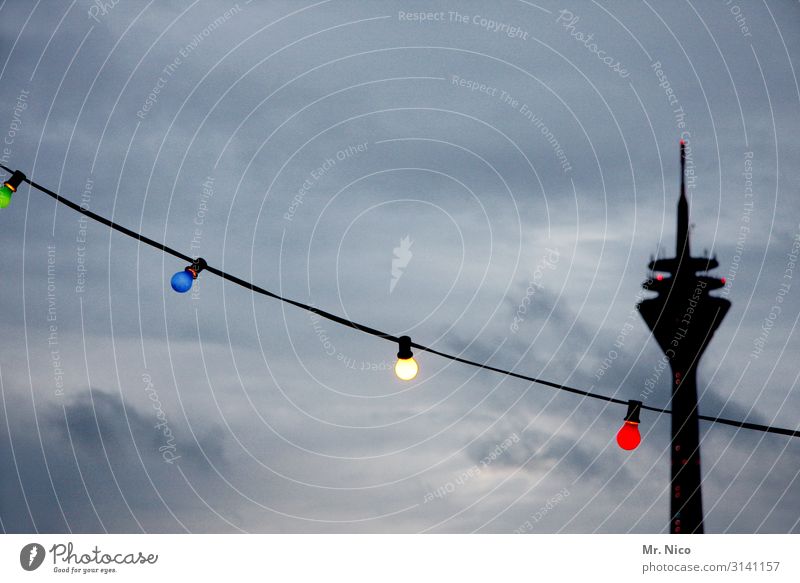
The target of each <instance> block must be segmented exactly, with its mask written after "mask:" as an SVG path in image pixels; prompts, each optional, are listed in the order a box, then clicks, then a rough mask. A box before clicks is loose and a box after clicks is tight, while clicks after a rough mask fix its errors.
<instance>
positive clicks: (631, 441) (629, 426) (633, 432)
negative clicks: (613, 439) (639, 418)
mask: <svg viewBox="0 0 800 583" xmlns="http://www.w3.org/2000/svg"><path fill="white" fill-rule="evenodd" d="M641 442H642V436H641V435H639V424H638V423H634V422H633V421H626V422H625V423H624V424H623V425H622V428H620V430H619V432H618V433H617V444H618V445H619V446H620V447H621V448H622V449H625V450H628V451H630V450H632V449H636V447H637V446H638V445H639V444H640V443H641Z"/></svg>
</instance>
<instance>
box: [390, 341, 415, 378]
mask: <svg viewBox="0 0 800 583" xmlns="http://www.w3.org/2000/svg"><path fill="white" fill-rule="evenodd" d="M398 344H399V345H400V350H398V351H397V364H395V365H394V374H396V375H397V378H399V379H400V380H401V381H410V380H411V379H413V378H414V377H415V376H417V373H418V372H419V365H418V364H417V361H416V360H414V353H413V352H411V338H409V337H408V336H401V337H400V339H399V340H398Z"/></svg>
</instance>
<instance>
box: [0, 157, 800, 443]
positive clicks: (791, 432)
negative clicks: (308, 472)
mask: <svg viewBox="0 0 800 583" xmlns="http://www.w3.org/2000/svg"><path fill="white" fill-rule="evenodd" d="M0 168H2V169H3V170H5V171H6V172H8V173H10V174H12V176H11V178H10V179H9V180H8V182H6V184H5V185H4V188H5V187H7V186H9V185H11V192H12V193H13V192H14V191H16V189H17V187H18V185H19V184H20V183H21V182H27V183H28V184H30V185H31V187H33V188H34V189H36V190H38V191H40V192H42V193H43V194H46V195H47V196H49V197H51V198H53V199H54V200H55V201H56V202H58V203H59V204H63V205H65V206H68V207H69V208H71V209H72V210H74V211H75V212H78V213H80V214H82V215H85V216H87V217H89V218H91V219H92V220H95V221H97V222H99V223H102V224H104V225H106V226H108V227H109V228H111V229H114V230H115V231H118V232H120V233H123V234H125V235H127V236H129V237H131V238H133V239H136V240H137V241H139V242H141V243H144V244H146V245H149V246H150V247H154V248H156V249H159V250H161V251H163V252H164V253H168V254H169V255H172V256H173V257H177V258H178V259H182V260H183V261H187V262H189V263H191V265H190V267H191V268H193V269H194V267H195V262H199V261H202V262H203V263H202V268H200V269H197V270H196V271H195V273H199V272H200V271H203V270H205V271H208V272H209V273H213V274H214V275H216V276H218V277H221V278H222V279H225V280H227V281H229V282H231V283H235V284H236V285H239V286H241V287H243V288H245V289H248V290H250V291H251V292H253V293H257V294H261V295H263V296H267V297H270V298H274V299H276V300H279V301H281V302H284V303H287V304H291V305H293V306H295V307H297V308H300V309H303V310H306V311H308V312H311V313H314V314H317V315H318V316H320V317H322V318H325V319H327V320H330V321H332V322H335V323H337V324H340V325H342V326H346V327H348V328H352V329H354V330H358V331H359V332H363V333H365V334H370V335H372V336H375V337H377V338H381V339H383V340H389V341H392V342H397V343H399V344H401V349H402V345H406V347H407V348H408V352H409V353H410V352H411V347H412V346H413V347H414V348H416V349H418V350H422V351H425V352H428V353H430V354H434V355H437V356H440V357H442V358H446V359H448V360H452V361H454V362H459V363H462V364H466V365H469V366H473V367H476V368H480V369H482V370H485V371H491V372H495V373H498V374H502V375H505V376H509V377H513V378H517V379H521V380H524V381H528V382H531V383H537V384H540V385H544V386H546V387H550V388H552V389H557V390H560V391H565V392H568V393H573V394H576V395H581V396H583V397H587V398H591V399H597V400H600V401H605V402H608V403H613V404H616V405H628V415H626V416H625V417H626V418H625V421H626V424H625V425H623V429H625V427H626V426H628V427H630V424H628V423H627V421H629V419H628V416H629V415H630V414H631V406H632V404H635V407H636V409H635V412H636V420H635V423H638V414H639V410H640V409H644V410H647V411H653V412H655V413H663V414H665V415H671V414H672V411H670V410H669V409H662V408H660V407H652V406H650V405H644V404H642V403H641V402H640V401H623V400H622V399H618V398H616V397H609V396H608V395H601V394H599V393H592V392H590V391H585V390H583V389H577V388H575V387H570V386H567V385H563V384H560V383H554V382H552V381H548V380H544V379H540V378H536V377H532V376H528V375H524V374H521V373H518V372H514V371H510V370H505V369H501V368H497V367H494V366H490V365H488V364H485V363H480V362H476V361H474V360H468V359H466V358H462V357H460V356H455V355H452V354H448V353H446V352H441V351H439V350H436V349H434V348H431V347H429V346H424V345H422V344H417V343H412V342H411V339H410V338H409V337H408V336H403V337H397V336H394V335H392V334H388V333H386V332H381V331H380V330H377V329H375V328H372V327H371V326H367V325H365V324H360V323H358V322H354V321H352V320H348V319H346V318H342V317H341V316H337V315H336V314H332V313H330V312H326V311H325V310H321V309H319V308H316V307H314V306H310V305H308V304H304V303H302V302H298V301H296V300H292V299H290V298H285V297H283V296H280V295H278V294H276V293H275V292H271V291H269V290H267V289H264V288H262V287H259V286H257V285H255V284H253V283H251V282H249V281H245V280H243V279H241V278H239V277H236V276H235V275H231V274H230V273H226V272H224V271H222V270H221V269H218V268H216V267H212V266H210V265H208V264H206V262H205V260H202V259H200V258H198V259H192V258H191V257H189V256H188V255H186V254H184V253H181V252H180V251H176V250H175V249H172V248H171V247H168V246H166V245H164V244H163V243H159V242H158V241H155V240H153V239H150V238H149V237H145V236H144V235H142V234H140V233H137V232H136V231H132V230H131V229H128V228H127V227H124V226H122V225H119V224H117V223H115V222H113V221H111V220H109V219H107V218H105V217H103V216H101V215H98V214H97V213H94V212H92V211H90V210H88V209H85V208H82V207H81V206H80V205H78V204H76V203H75V202H73V201H71V200H69V199H67V198H64V197H63V196H61V195H60V194H58V193H56V192H53V191H52V190H50V189H49V188H47V187H45V186H42V185H40V184H37V183H35V182H33V181H32V180H31V179H29V178H27V177H26V176H25V175H24V174H22V173H21V172H18V171H12V170H11V169H9V168H7V167H6V166H5V165H3V164H0ZM15 181H17V182H16V184H15ZM6 206H7V203H6ZM198 267H199V266H198ZM184 271H186V269H184ZM176 275H177V274H176ZM173 277H174V276H173ZM192 281H194V277H192ZM190 287H191V286H190ZM187 289H188V288H187ZM401 339H402V340H401ZM406 343H407V344H406ZM398 359H399V360H398V363H399V362H400V361H401V360H406V359H402V358H400V353H398ZM408 360H411V361H414V359H413V356H412V357H410V359H408ZM409 364H410V363H409ZM414 366H415V367H416V370H418V368H419V367H418V366H417V365H416V361H414ZM396 368H397V367H395V369H396ZM416 370H415V373H414V376H416ZM395 372H397V371H395ZM398 376H399V375H398ZM410 378H413V376H412V377H410ZM697 418H698V419H699V420H701V421H708V422H711V423H719V424H722V425H729V426H731V427H736V428H739V429H751V430H754V431H762V432H765V433H775V434H778V435H786V436H788V437H800V429H786V428H783V427H774V426H769V425H762V424H760V423H750V422H748V421H739V420H735V419H724V418H721V417H712V416H709V415H698V416H697ZM630 421H633V418H631V419H630ZM634 429H635V431H636V435H637V437H638V435H639V433H638V428H637V427H634ZM628 431H630V430H628ZM621 432H622V429H621V430H620V433H621ZM618 438H619V433H618ZM639 439H641V438H639ZM626 443H628V442H626ZM636 445H638V441H637V444H636ZM620 446H622V445H621V444H620ZM634 447H635V446H634Z"/></svg>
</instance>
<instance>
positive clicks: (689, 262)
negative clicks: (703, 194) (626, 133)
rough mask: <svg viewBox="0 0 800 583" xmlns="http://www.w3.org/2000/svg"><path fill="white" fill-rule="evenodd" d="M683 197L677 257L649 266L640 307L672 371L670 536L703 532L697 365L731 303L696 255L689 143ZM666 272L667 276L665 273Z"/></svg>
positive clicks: (708, 261)
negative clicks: (691, 230)
mask: <svg viewBox="0 0 800 583" xmlns="http://www.w3.org/2000/svg"><path fill="white" fill-rule="evenodd" d="M680 158H681V194H680V198H679V199H678V232H677V238H676V246H675V257H674V258H672V259H660V258H656V259H654V260H652V261H651V262H650V264H649V266H648V267H649V269H650V270H651V272H653V273H654V276H653V277H651V278H650V279H649V280H647V281H646V282H645V283H644V284H643V285H642V287H644V289H646V290H650V291H653V292H656V293H657V294H658V295H657V296H656V297H653V298H650V299H645V300H643V301H642V302H640V303H639V305H638V308H639V313H640V314H641V315H642V318H644V321H645V322H646V323H647V325H648V326H649V327H650V330H652V332H653V336H654V337H655V339H656V341H657V342H658V345H659V346H660V347H661V350H663V351H664V354H665V355H666V357H667V358H668V359H669V363H670V368H671V369H672V442H671V444H670V449H671V454H672V455H671V480H670V532H671V533H672V534H678V533H689V534H692V533H695V534H702V533H703V500H702V494H701V475H700V439H699V428H698V421H697V365H698V363H699V361H700V357H701V356H702V355H703V352H704V351H705V349H706V346H708V343H709V341H710V340H711V338H712V336H713V335H714V332H715V331H716V329H717V328H718V327H719V325H720V323H721V322H722V319H723V318H724V317H725V314H727V312H728V309H729V308H730V305H731V303H730V302H729V301H728V300H726V299H723V298H718V297H713V296H711V295H709V292H710V291H711V290H715V289H719V288H721V287H723V286H724V285H725V280H724V279H718V278H716V277H712V276H710V275H707V274H705V272H707V271H709V270H711V269H714V268H716V267H718V266H719V263H717V260H716V259H715V258H713V257H692V254H691V251H690V247H689V236H690V235H689V203H688V201H687V200H686V184H685V182H686V169H685V166H686V144H685V143H684V141H683V140H681V144H680ZM665 274H666V275H665Z"/></svg>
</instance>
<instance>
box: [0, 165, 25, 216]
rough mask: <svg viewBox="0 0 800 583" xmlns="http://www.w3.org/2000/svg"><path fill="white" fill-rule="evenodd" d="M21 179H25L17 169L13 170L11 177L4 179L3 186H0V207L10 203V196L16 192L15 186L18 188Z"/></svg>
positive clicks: (2, 207)
mask: <svg viewBox="0 0 800 583" xmlns="http://www.w3.org/2000/svg"><path fill="white" fill-rule="evenodd" d="M23 180H25V175H24V174H23V173H22V172H20V171H19V170H14V173H13V174H12V175H11V178H9V179H8V180H6V182H5V183H4V184H3V187H2V188H0V209H4V208H6V207H7V206H8V205H10V204H11V197H12V196H13V194H14V193H15V192H17V188H19V185H20V183H21V182H22V181H23Z"/></svg>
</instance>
